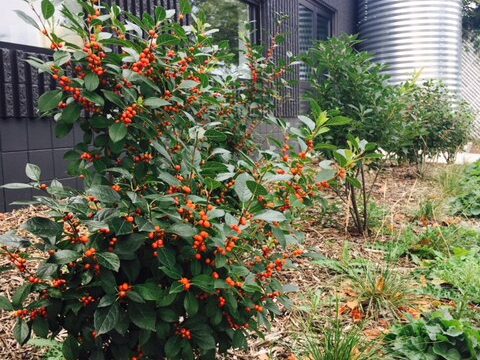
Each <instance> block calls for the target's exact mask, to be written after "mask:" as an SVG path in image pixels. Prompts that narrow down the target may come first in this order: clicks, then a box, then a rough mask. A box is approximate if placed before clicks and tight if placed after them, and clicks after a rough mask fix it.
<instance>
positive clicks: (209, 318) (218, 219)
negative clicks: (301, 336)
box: [0, 0, 337, 359]
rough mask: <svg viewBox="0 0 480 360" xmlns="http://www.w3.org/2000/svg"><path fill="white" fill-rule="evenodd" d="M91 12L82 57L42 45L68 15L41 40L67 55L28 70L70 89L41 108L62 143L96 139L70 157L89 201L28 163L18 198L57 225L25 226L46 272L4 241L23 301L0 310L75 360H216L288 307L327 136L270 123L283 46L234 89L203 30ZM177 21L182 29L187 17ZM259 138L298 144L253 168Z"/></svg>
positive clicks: (80, 22) (77, 50)
mask: <svg viewBox="0 0 480 360" xmlns="http://www.w3.org/2000/svg"><path fill="white" fill-rule="evenodd" d="M97 3H98V2H97V1H83V0H79V1H78V4H79V5H80V6H81V11H79V12H77V13H73V12H72V11H70V10H69V8H67V7H64V8H63V9H62V10H61V12H62V16H63V17H64V18H66V19H67V21H66V23H64V24H63V26H64V27H65V26H66V27H68V29H69V30H70V31H71V32H73V33H75V34H77V36H78V38H79V39H81V42H82V43H83V45H82V46H78V45H75V44H73V43H67V42H65V41H64V40H63V39H62V38H60V37H59V36H58V35H56V34H55V33H52V32H50V31H49V30H48V29H50V28H51V27H50V25H52V24H54V23H55V22H56V20H55V14H57V13H58V11H57V10H56V9H55V7H54V6H53V4H52V2H51V1H49V0H44V1H43V2H42V5H43V6H42V12H43V17H40V16H39V25H38V26H39V27H40V28H41V29H42V30H43V32H44V34H45V36H47V37H48V39H50V40H51V41H52V48H53V49H54V50H55V52H54V55H53V61H49V62H46V63H44V62H42V61H41V60H39V59H31V60H30V63H31V64H32V65H34V66H36V67H38V68H39V69H40V70H41V71H43V72H46V73H49V74H50V75H52V77H53V79H54V80H56V81H57V83H58V85H59V88H58V89H56V90H52V91H50V92H48V93H46V94H44V95H42V96H41V98H40V100H39V108H40V110H41V112H43V113H44V114H46V115H52V116H53V117H54V118H55V119H56V121H57V123H56V133H57V135H59V136H62V135H66V134H67V133H69V132H70V131H71V129H72V128H73V126H74V125H75V124H79V125H80V127H81V128H82V130H83V131H84V137H83V142H82V143H80V144H78V145H77V146H76V147H75V149H74V150H73V151H70V152H69V153H67V154H66V158H67V159H68V160H69V161H70V166H69V169H70V171H71V172H72V173H73V174H76V175H79V176H81V177H82V178H83V179H84V183H85V188H86V190H85V191H76V190H72V189H69V188H66V187H64V186H63V185H62V184H61V183H59V182H58V181H53V182H52V184H51V185H49V186H48V185H46V184H43V183H42V182H41V171H40V169H39V168H38V167H37V166H35V165H32V164H29V165H27V168H26V170H27V176H28V177H29V178H30V179H31V180H32V181H31V183H28V184H10V185H7V186H6V187H7V188H33V189H36V190H40V191H43V192H44V194H42V195H39V196H36V197H35V203H36V204H41V205H44V206H47V207H48V208H49V209H50V214H49V215H50V217H49V218H43V217H34V218H32V219H30V220H29V221H27V223H26V224H25V226H24V228H25V229H26V230H27V231H29V232H30V233H32V234H33V235H36V236H37V237H38V238H40V239H41V240H42V241H41V242H40V243H38V244H36V247H37V248H38V249H39V250H40V251H43V254H44V257H45V259H44V261H42V262H41V264H40V266H39V268H38V270H35V268H34V266H33V264H30V262H29V259H30V255H29V252H28V251H23V250H22V249H21V247H22V246H23V245H25V243H26V242H25V241H24V240H22V239H21V238H19V237H18V236H17V235H15V234H13V233H12V234H7V235H5V236H2V237H1V242H2V244H3V245H2V248H1V249H2V253H4V254H5V255H6V256H7V257H8V258H9V259H10V260H11V263H12V265H13V266H15V267H17V268H18V269H19V270H20V272H21V274H22V276H23V277H24V279H25V284H24V285H23V286H21V287H20V288H19V289H17V291H16V292H15V294H14V296H13V298H12V299H11V301H10V300H8V299H7V298H5V297H0V306H1V308H3V309H5V310H14V311H15V316H16V317H17V324H16V326H15V330H14V333H15V337H16V338H17V340H18V341H19V342H20V343H21V344H24V343H25V342H26V341H27V340H28V339H29V337H30V336H31V333H32V331H33V332H34V333H35V334H36V335H37V336H39V337H44V338H46V337H50V338H54V337H55V336H56V335H58V334H59V333H60V332H62V334H66V335H67V337H66V339H65V341H64V342H63V345H62V351H63V355H64V356H65V358H66V359H76V358H82V359H83V358H91V359H126V358H128V359H138V358H142V357H144V358H147V359H158V358H165V357H166V358H168V359H180V358H181V359H193V358H204V359H214V358H215V354H216V352H217V351H220V352H225V351H226V350H227V349H229V348H232V347H243V346H245V344H246V335H248V334H249V332H250V331H255V332H260V331H261V330H262V328H263V327H264V326H267V325H268V323H269V319H270V318H271V317H273V316H274V315H276V314H279V313H281V309H280V307H279V306H280V305H281V304H287V302H286V295H287V293H288V291H289V288H288V287H284V286H283V285H282V284H281V283H280V282H279V280H278V279H277V277H278V274H279V273H280V272H281V271H282V269H284V268H285V267H287V266H289V264H290V262H291V261H292V260H293V259H294V258H295V257H297V256H300V255H301V254H302V253H303V251H302V250H301V249H299V248H297V247H296V246H295V244H296V243H297V242H298V241H299V240H300V239H301V236H300V234H298V233H297V232H295V231H294V229H293V228H292V222H293V220H294V219H295V216H296V212H295V209H299V208H302V207H305V206H308V205H310V204H311V203H312V201H313V199H314V197H315V195H316V190H317V188H318V186H317V185H318V184H317V183H316V180H315V175H316V172H315V171H313V170H312V169H311V167H309V164H311V162H312V161H313V160H315V159H314V156H313V143H314V141H315V137H316V136H318V134H321V133H324V132H325V131H327V130H328V128H326V127H327V126H329V124H330V119H328V117H327V118H325V117H323V118H322V119H320V120H322V121H319V119H315V121H313V120H310V122H311V123H313V126H312V127H310V128H304V129H302V130H299V129H290V128H289V126H288V124H286V123H284V122H283V121H280V120H278V119H275V118H274V117H273V108H272V106H271V105H272V99H273V98H274V97H275V87H274V85H275V83H276V80H278V79H279V77H280V76H281V75H282V74H283V72H284V69H283V68H278V67H276V66H275V65H274V64H273V57H272V55H271V54H272V52H273V51H274V50H275V49H274V48H275V47H276V44H275V43H274V44H273V46H272V49H271V51H269V53H268V54H269V55H268V56H266V57H264V55H263V51H262V50H261V49H257V48H255V47H253V46H252V45H251V44H248V45H247V52H248V53H247V57H248V58H249V60H250V70H251V74H250V75H251V81H240V80H239V79H238V78H234V77H232V76H229V75H222V74H223V73H224V71H222V70H223V68H222V57H223V56H224V52H223V50H222V49H221V48H219V47H218V46H216V44H214V43H213V42H212V41H211V39H210V38H209V36H208V34H209V33H211V31H210V29H209V28H208V27H206V26H205V25H204V24H203V23H202V22H201V21H199V22H198V23H196V24H195V25H193V26H181V25H180V24H179V23H177V22H175V21H174V20H173V15H174V13H173V11H171V10H165V9H163V8H161V7H157V8H156V10H155V16H151V15H148V14H145V15H144V16H143V19H140V18H138V17H135V16H133V15H131V14H129V13H124V12H121V10H120V8H119V7H118V6H111V7H109V6H105V7H104V6H100V5H96V4H97ZM181 9H182V13H181V14H180V15H179V19H180V21H182V18H183V17H184V16H185V15H187V14H188V13H189V12H190V5H189V3H188V2H186V1H181ZM23 18H25V19H28V21H29V22H34V20H33V19H31V18H30V17H28V15H27V14H23ZM47 23H48V26H47ZM82 113H83V114H85V116H84V117H82V116H81V115H82ZM264 121H269V122H271V123H273V124H275V125H277V126H280V127H281V128H282V129H283V130H285V131H289V132H287V135H286V136H285V141H284V142H283V143H281V144H280V145H281V146H282V150H281V151H277V150H275V149H272V150H268V151H262V152H256V153H255V154H254V155H255V157H254V158H253V157H250V156H249V155H248V154H247V153H248V151H249V150H250V151H252V152H253V150H255V148H254V143H253V142H252V141H251V140H249V136H250V135H251V131H252V129H253V127H254V126H255V125H256V124H258V123H259V122H264ZM332 125H333V124H332ZM290 130H291V131H290ZM294 141H296V142H297V143H298V144H299V146H300V148H301V152H300V153H296V152H294V151H293V142H294ZM316 161H318V160H316ZM329 174H330V173H329ZM332 175H333V176H337V175H336V173H335V172H333V173H332ZM328 180H329V179H328V178H326V177H325V176H323V177H322V182H323V184H326V181H328Z"/></svg>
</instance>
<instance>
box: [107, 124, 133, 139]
mask: <svg viewBox="0 0 480 360" xmlns="http://www.w3.org/2000/svg"><path fill="white" fill-rule="evenodd" d="M127 134H128V129H127V127H126V126H125V124H123V123H115V124H113V125H110V127H109V128H108V135H110V139H112V141H113V142H119V141H121V140H123V139H124V138H125V137H126V136H127Z"/></svg>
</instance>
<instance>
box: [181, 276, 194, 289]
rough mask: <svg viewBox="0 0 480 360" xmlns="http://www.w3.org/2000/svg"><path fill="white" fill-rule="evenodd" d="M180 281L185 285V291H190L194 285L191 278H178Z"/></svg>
mask: <svg viewBox="0 0 480 360" xmlns="http://www.w3.org/2000/svg"><path fill="white" fill-rule="evenodd" d="M178 282H179V283H180V284H182V285H183V288H184V289H185V291H190V288H191V287H192V283H191V282H190V280H189V279H187V278H181V279H180V280H178Z"/></svg>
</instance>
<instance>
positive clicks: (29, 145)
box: [0, 0, 177, 211]
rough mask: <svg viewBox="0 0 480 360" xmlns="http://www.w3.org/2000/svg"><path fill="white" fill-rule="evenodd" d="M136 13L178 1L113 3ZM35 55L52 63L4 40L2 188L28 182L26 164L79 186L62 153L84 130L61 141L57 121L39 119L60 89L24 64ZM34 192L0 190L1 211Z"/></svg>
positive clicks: (44, 54) (0, 67)
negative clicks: (44, 98)
mask: <svg viewBox="0 0 480 360" xmlns="http://www.w3.org/2000/svg"><path fill="white" fill-rule="evenodd" d="M107 2H109V3H110V4H111V3H116V4H117V5H119V6H121V7H122V8H124V9H127V10H129V11H131V12H133V13H135V14H137V15H139V14H142V13H144V12H153V9H154V8H155V6H158V5H161V6H164V7H166V8H176V7H177V0H116V1H115V0H108V1H107ZM30 56H35V57H39V58H43V59H45V60H46V59H47V58H48V57H49V56H50V52H49V51H48V50H44V49H39V48H35V47H27V46H21V45H17V44H9V43H2V42H0V184H6V183H11V182H26V181H28V179H27V178H26V176H25V164H26V163H33V164H36V165H39V166H40V167H41V169H42V180H44V181H45V182H48V181H51V180H52V179H58V180H60V181H61V182H62V183H63V184H65V185H68V186H74V187H78V186H80V182H79V181H78V180H77V179H73V178H70V177H69V176H68V174H67V163H66V162H65V161H64V160H63V154H64V153H65V152H66V151H68V150H69V149H71V148H72V147H73V146H74V145H75V144H77V143H78V142H80V139H81V136H82V134H81V131H79V129H75V130H74V131H73V132H72V133H71V134H70V135H69V136H67V137H65V138H63V139H58V138H56V137H55V134H54V123H53V120H52V119H44V118H40V117H39V116H38V114H37V111H36V104H37V100H38V97H39V96H40V95H41V94H42V93H43V92H45V91H48V90H50V89H53V88H55V84H54V83H53V82H52V81H51V80H50V77H47V76H44V75H42V74H38V72H37V70H36V69H34V68H32V67H30V65H28V63H26V62H25V60H26V59H28V58H29V57H30ZM31 196H32V191H30V190H6V189H0V211H5V210H9V209H11V208H12V206H10V205H9V204H10V203H11V202H13V201H18V200H28V199H29V198H31Z"/></svg>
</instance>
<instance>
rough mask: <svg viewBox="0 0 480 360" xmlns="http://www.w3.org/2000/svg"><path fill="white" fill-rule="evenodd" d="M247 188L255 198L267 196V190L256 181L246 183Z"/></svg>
mask: <svg viewBox="0 0 480 360" xmlns="http://www.w3.org/2000/svg"><path fill="white" fill-rule="evenodd" d="M247 187H248V189H249V190H250V191H251V192H252V194H253V195H255V196H260V195H268V191H267V189H265V188H264V187H263V186H262V185H261V184H259V183H257V182H256V181H250V180H249V181H247Z"/></svg>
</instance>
